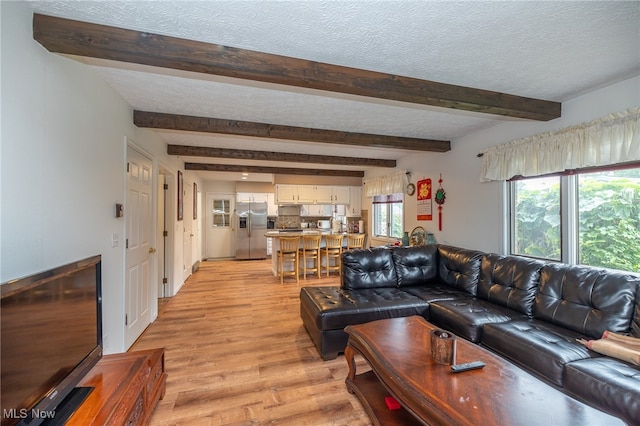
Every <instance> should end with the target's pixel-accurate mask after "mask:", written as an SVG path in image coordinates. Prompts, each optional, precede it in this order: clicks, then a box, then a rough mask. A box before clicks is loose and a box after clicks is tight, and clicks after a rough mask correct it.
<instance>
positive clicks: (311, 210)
mask: <svg viewBox="0 0 640 426" xmlns="http://www.w3.org/2000/svg"><path fill="white" fill-rule="evenodd" d="M332 215H333V206H332V205H330V204H303V205H302V207H301V208H300V216H304V217H309V216H311V217H331V216H332Z"/></svg>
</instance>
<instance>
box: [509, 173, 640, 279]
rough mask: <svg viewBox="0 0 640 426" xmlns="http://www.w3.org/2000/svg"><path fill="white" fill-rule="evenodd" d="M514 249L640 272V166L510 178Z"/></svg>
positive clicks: (516, 252) (553, 257)
mask: <svg viewBox="0 0 640 426" xmlns="http://www.w3.org/2000/svg"><path fill="white" fill-rule="evenodd" d="M509 185H510V195H511V227H510V229H511V253H513V254H520V255H525V256H532V257H540V258H545V259H552V260H561V261H563V262H566V263H576V264H583V265H590V266H598V267H604V268H613V269H620V270H626V271H633V272H640V245H638V243H637V242H638V241H640V168H639V167H637V166H636V167H635V168H622V167H617V168H611V169H599V170H596V171H589V172H587V171H585V172H580V173H577V174H573V175H564V176H553V177H541V178H532V179H525V180H518V181H512V182H510V183H509Z"/></svg>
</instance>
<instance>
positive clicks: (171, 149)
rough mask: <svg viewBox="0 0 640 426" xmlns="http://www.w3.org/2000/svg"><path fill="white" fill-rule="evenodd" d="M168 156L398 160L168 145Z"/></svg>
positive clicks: (381, 163)
mask: <svg viewBox="0 0 640 426" xmlns="http://www.w3.org/2000/svg"><path fill="white" fill-rule="evenodd" d="M167 154H169V155H182V156H187V157H214V158H232V159H235V160H259V161H284V162H288V163H315V164H331V165H340V166H366V167H395V166H396V160H385V159H378V158H357V157H337V156H331V155H310V154H295V153H291V152H272V151H250V150H243V149H229V148H211V147H205V146H186V145H168V146H167Z"/></svg>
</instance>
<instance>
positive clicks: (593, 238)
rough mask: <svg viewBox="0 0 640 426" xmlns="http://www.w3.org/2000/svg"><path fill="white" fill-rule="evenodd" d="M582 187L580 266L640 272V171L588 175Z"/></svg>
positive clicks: (580, 180) (582, 179) (580, 183)
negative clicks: (639, 242)
mask: <svg viewBox="0 0 640 426" xmlns="http://www.w3.org/2000/svg"><path fill="white" fill-rule="evenodd" d="M577 185H578V206H579V208H578V262H579V263H581V264H584V265H592V266H602V267H606V268H614V269H622V270H626V271H635V272H640V244H638V241H640V168H638V169H630V170H611V171H603V172H596V173H585V174H580V175H578V176H577Z"/></svg>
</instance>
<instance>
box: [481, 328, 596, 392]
mask: <svg viewBox="0 0 640 426" xmlns="http://www.w3.org/2000/svg"><path fill="white" fill-rule="evenodd" d="M585 337H586V336H584V335H581V334H579V333H576V332H573V331H571V330H567V329H565V328H562V327H558V326H556V325H553V324H549V323H545V322H544V321H539V320H535V319H532V320H523V321H510V322H506V323H501V324H486V325H485V326H484V329H483V332H482V341H481V343H482V344H483V345H484V346H486V347H488V348H490V349H492V350H493V351H495V352H497V353H499V354H501V355H503V356H505V357H506V358H508V359H509V360H510V361H512V362H513V363H515V364H520V365H522V366H523V367H525V368H526V369H528V370H530V371H533V372H534V373H537V374H539V375H540V376H542V377H544V378H545V379H547V380H549V381H550V382H552V383H554V384H556V385H558V386H562V385H563V378H564V374H563V371H564V366H565V364H567V363H569V362H572V361H577V360H581V359H587V358H593V357H598V356H600V355H599V354H597V353H595V352H593V351H590V350H589V349H587V348H586V347H585V346H584V345H582V344H580V343H578V342H576V339H583V338H585Z"/></svg>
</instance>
